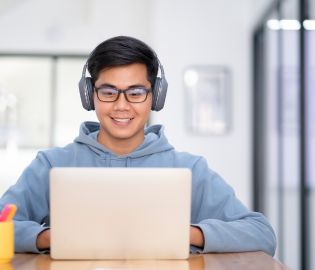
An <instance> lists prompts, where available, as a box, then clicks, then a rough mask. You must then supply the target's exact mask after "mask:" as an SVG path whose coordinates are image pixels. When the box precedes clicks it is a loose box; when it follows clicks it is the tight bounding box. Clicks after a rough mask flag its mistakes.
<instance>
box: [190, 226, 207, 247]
mask: <svg viewBox="0 0 315 270" xmlns="http://www.w3.org/2000/svg"><path fill="white" fill-rule="evenodd" d="M204 242H205V240H204V236H203V232H202V230H201V229H199V228H198V227H194V226H190V244H191V245H193V246H196V247H200V248H203V247H204Z"/></svg>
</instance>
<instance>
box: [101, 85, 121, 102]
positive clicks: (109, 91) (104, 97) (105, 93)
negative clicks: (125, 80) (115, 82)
mask: <svg viewBox="0 0 315 270" xmlns="http://www.w3.org/2000/svg"><path fill="white" fill-rule="evenodd" d="M97 96H98V98H99V99H100V100H101V101H106V102H110V101H115V100H116V99H117V96H118V91H117V90H116V89H113V88H100V89H98V90H97Z"/></svg>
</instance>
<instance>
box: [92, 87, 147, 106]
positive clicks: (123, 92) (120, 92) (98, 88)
mask: <svg viewBox="0 0 315 270" xmlns="http://www.w3.org/2000/svg"><path fill="white" fill-rule="evenodd" d="M103 88H108V89H112V90H115V91H117V92H118V95H117V98H116V99H115V100H112V101H105V100H101V99H100V97H99V96H98V91H99V90H100V89H103ZM134 89H143V90H145V92H146V96H145V98H144V100H143V101H130V100H129V99H128V97H127V94H126V92H128V91H129V90H134ZM94 91H95V92H96V96H97V99H98V100H99V101H101V102H106V103H111V102H116V101H117V100H118V99H119V97H120V94H123V95H124V97H125V99H126V100H127V101H128V102H129V103H143V102H145V101H146V100H147V98H148V94H149V93H151V92H152V89H151V88H144V87H134V88H128V89H126V90H121V89H117V88H115V87H104V86H103V87H94Z"/></svg>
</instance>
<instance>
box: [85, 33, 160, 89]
mask: <svg viewBox="0 0 315 270" xmlns="http://www.w3.org/2000/svg"><path fill="white" fill-rule="evenodd" d="M133 63H141V64H145V66H146V68H147V74H148V81H149V82H150V83H151V87H153V86H154V83H155V79H156V77H157V73H158V69H159V60H158V58H157V56H156V54H155V52H154V51H153V50H152V49H151V48H150V47H149V46H148V45H147V44H145V43H144V42H142V41H141V40H138V39H136V38H133V37H128V36H117V37H113V38H110V39H107V40H105V41H103V42H102V43H100V44H99V45H98V46H97V47H96V48H95V49H94V50H93V51H92V53H91V55H90V57H89V59H88V71H89V73H90V75H91V78H92V82H93V84H94V83H95V81H96V80H97V78H98V76H99V73H100V72H101V71H102V70H103V69H105V68H111V67H117V66H122V65H128V64H133Z"/></svg>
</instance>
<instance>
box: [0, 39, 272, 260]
mask: <svg viewBox="0 0 315 270" xmlns="http://www.w3.org/2000/svg"><path fill="white" fill-rule="evenodd" d="M86 68H88V71H89V73H90V74H91V78H89V77H87V78H86V77H85V69H86ZM159 68H160V69H161V77H157V74H158V70H159ZM166 88H167V83H166V80H165V78H164V71H163V68H162V67H161V66H160V63H159V60H158V58H157V56H156V54H155V53H154V51H153V50H152V49H151V48H150V47H148V46H147V45H146V44H145V43H143V42H141V41H139V40H137V39H134V38H131V37H123V36H120V37H114V38H111V39H108V40H106V41H104V42H103V43H101V44H100V45H98V46H97V47H96V48H95V49H94V51H93V52H92V53H91V55H90V57H89V59H88V62H87V64H86V66H85V67H84V70H83V75H82V78H81V81H80V94H81V99H82V104H83V106H84V107H85V108H86V109H88V110H91V109H95V112H96V115H97V117H98V120H99V123H94V122H85V123H83V124H82V126H81V129H80V134H79V136H78V137H77V138H76V139H75V140H74V142H73V143H71V144H69V145H67V146H66V147H64V148H52V149H50V150H47V151H42V152H39V153H38V155H37V157H36V158H35V159H34V160H33V161H32V163H31V164H30V165H29V166H28V167H27V168H26V169H25V171H24V172H23V174H22V175H21V177H20V178H19V180H18V182H17V183H16V184H15V185H14V186H12V187H11V188H10V189H9V190H8V191H7V192H6V193H5V194H4V195H3V197H2V198H1V200H0V209H1V208H2V207H3V205H4V204H6V203H15V204H16V205H17V208H18V211H17V214H16V216H15V220H14V222H15V248H16V251H17V252H41V251H42V250H45V249H48V248H49V246H50V230H49V203H48V202H49V184H48V183H49V181H48V180H49V179H48V178H49V177H48V174H49V170H50V169H51V168H52V167H57V166H58V167H74V166H77V167H184V168H190V169H191V171H192V205H191V223H192V226H191V229H190V243H191V251H192V252H204V253H205V252H240V251H254V250H262V251H264V252H266V253H268V254H270V255H274V252H275V246H276V239H275V235H274V232H273V230H272V228H271V226H270V225H269V223H268V222H267V220H266V219H265V217H264V216H263V215H262V214H260V213H256V212H251V211H249V210H248V209H247V208H246V207H245V206H244V205H243V204H242V203H241V202H240V201H239V200H238V199H237V198H236V197H235V195H234V192H233V190H232V188H231V187H230V186H228V185H227V184H226V183H225V182H224V180H223V179H222V178H221V177H220V176H218V175H217V174H216V173H215V172H213V171H211V170H210V169H209V168H208V165H207V162H206V160H205V159H204V158H202V157H200V156H195V155H191V154H188V153H182V152H177V151H175V149H174V148H173V147H172V146H171V145H170V144H169V143H168V141H167V139H166V137H165V135H164V132H163V127H162V126H160V125H154V126H150V127H148V128H145V124H146V122H147V120H148V118H149V114H150V110H151V109H153V110H160V109H161V108H162V107H163V105H164V98H165V94H166Z"/></svg>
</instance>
